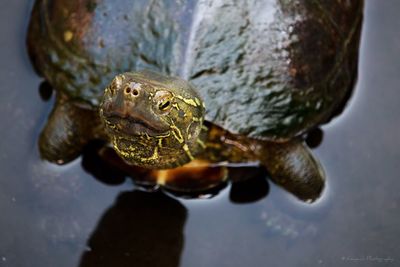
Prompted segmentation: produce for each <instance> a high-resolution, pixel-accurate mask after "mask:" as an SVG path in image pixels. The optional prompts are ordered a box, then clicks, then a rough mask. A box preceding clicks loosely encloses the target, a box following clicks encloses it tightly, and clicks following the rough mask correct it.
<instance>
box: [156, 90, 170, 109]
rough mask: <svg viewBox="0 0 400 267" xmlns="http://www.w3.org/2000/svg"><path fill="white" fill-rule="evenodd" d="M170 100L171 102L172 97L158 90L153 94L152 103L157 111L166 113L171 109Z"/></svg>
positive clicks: (166, 92) (168, 93)
mask: <svg viewBox="0 0 400 267" xmlns="http://www.w3.org/2000/svg"><path fill="white" fill-rule="evenodd" d="M172 100H173V95H172V94H171V93H170V92H168V91H164V90H160V91H158V92H157V93H156V94H155V96H154V100H153V101H154V104H155V107H156V108H157V109H158V110H159V111H161V112H166V111H168V110H170V109H171V107H172Z"/></svg>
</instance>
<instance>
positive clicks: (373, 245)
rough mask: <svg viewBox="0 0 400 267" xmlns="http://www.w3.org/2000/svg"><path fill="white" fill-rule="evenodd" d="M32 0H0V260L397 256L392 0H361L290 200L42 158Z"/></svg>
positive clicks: (397, 65) (394, 260)
mask: <svg viewBox="0 0 400 267" xmlns="http://www.w3.org/2000/svg"><path fill="white" fill-rule="evenodd" d="M31 4H32V3H31V1H28V0H27V1H22V0H18V1H5V0H2V1H1V2H0V14H1V15H0V22H1V23H0V29H1V37H0V47H1V50H0V69H1V71H0V94H1V98H0V122H1V124H0V137H1V138H0V266H12V267H19V266H43V267H46V266H59V267H64V266H86V267H87V266H117V267H118V266H179V265H180V266H316V265H318V266H400V240H399V236H400V208H399V205H400V194H399V191H400V141H399V137H400V104H399V103H400V92H399V90H398V88H399V85H400V19H399V10H400V2H399V1H396V0H384V1H376V0H369V1H366V7H365V21H364V28H363V34H362V43H361V53H360V70H359V71H360V74H359V82H358V84H357V87H356V89H355V93H354V95H353V97H352V98H351V100H350V103H349V105H348V107H347V108H346V110H345V112H344V113H342V115H341V116H340V117H338V118H336V119H335V120H334V121H333V122H331V123H330V124H329V125H325V126H323V131H324V139H323V142H322V144H321V145H320V146H319V147H318V148H317V149H315V150H314V153H315V155H316V156H317V157H318V158H319V159H320V160H321V162H322V164H323V165H324V166H325V169H326V171H327V174H328V176H329V179H328V185H327V190H326V191H325V193H324V195H323V198H322V199H321V200H319V201H317V202H316V203H315V204H312V205H308V204H303V203H300V202H299V201H297V200H296V199H294V198H293V197H292V196H290V195H289V194H287V193H286V192H284V191H283V190H282V189H280V188H278V187H276V186H275V185H273V184H270V188H269V194H268V196H267V197H266V198H263V199H261V200H259V201H257V202H253V203H248V204H235V203H234V202H232V201H231V200H230V198H229V188H227V189H224V190H223V191H222V192H221V193H220V194H219V195H218V196H216V197H215V198H213V199H211V200H184V199H173V198H169V197H166V196H163V195H159V194H147V193H142V192H139V191H135V190H134V186H133V185H132V184H131V183H130V182H129V181H127V182H126V183H123V184H122V185H118V186H110V185H106V184H104V183H101V182H99V181H97V180H95V179H94V178H93V177H92V176H91V175H89V174H87V173H86V172H85V171H83V169H82V167H81V162H80V160H77V161H75V162H73V163H72V164H69V165H67V166H64V167H56V166H54V165H51V164H48V163H46V162H42V161H41V160H40V159H39V157H38V149H37V143H36V141H37V136H38V133H39V131H40V129H41V128H42V127H43V124H44V123H45V121H46V117H47V115H48V113H49V111H50V110H51V107H52V104H53V102H52V101H49V102H44V101H43V100H42V99H41V97H40V95H39V93H38V87H39V84H40V81H41V79H40V78H38V77H37V76H36V74H35V73H34V72H33V69H32V67H31V65H30V62H29V60H28V57H27V54H26V51H25V43H24V40H25V34H26V27H27V23H28V19H29V13H30V8H31Z"/></svg>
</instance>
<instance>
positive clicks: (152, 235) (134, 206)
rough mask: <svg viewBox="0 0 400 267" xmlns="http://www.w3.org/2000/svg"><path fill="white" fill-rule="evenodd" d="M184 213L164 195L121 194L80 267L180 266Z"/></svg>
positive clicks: (98, 226) (84, 255)
mask: <svg viewBox="0 0 400 267" xmlns="http://www.w3.org/2000/svg"><path fill="white" fill-rule="evenodd" d="M186 217H187V211H186V209H185V208H184V207H183V205H181V204H180V203H179V202H178V201H177V200H174V199H172V198H170V197H168V196H166V195H165V194H163V193H146V192H141V191H132V192H124V193H122V194H120V195H119V197H118V199H117V201H116V203H115V204H114V205H113V206H112V207H111V208H110V209H109V210H108V211H106V213H105V214H104V215H103V217H102V218H101V220H100V222H99V224H98V225H97V227H96V229H95V231H94V233H93V234H92V236H91V237H90V239H89V242H88V249H87V250H86V251H85V252H84V253H83V255H82V258H81V262H80V265H79V266H80V267H101V266H113V267H119V266H139V267H140V266H146V267H147V266H168V267H173V266H179V261H180V255H181V251H182V248H183V243H184V236H183V227H184V224H185V221H186Z"/></svg>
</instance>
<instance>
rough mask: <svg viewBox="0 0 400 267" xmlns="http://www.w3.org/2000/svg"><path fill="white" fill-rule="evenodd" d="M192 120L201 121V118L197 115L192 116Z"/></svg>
mask: <svg viewBox="0 0 400 267" xmlns="http://www.w3.org/2000/svg"><path fill="white" fill-rule="evenodd" d="M192 121H195V122H199V121H201V119H199V118H197V117H192Z"/></svg>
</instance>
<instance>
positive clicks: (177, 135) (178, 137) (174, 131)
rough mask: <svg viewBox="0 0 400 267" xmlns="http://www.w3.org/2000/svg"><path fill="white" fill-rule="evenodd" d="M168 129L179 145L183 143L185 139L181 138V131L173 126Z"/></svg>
mask: <svg viewBox="0 0 400 267" xmlns="http://www.w3.org/2000/svg"><path fill="white" fill-rule="evenodd" d="M170 128H171V129H172V134H173V136H174V137H175V139H176V140H178V142H179V143H183V141H185V139H184V138H183V136H182V133H181V130H179V129H178V127H176V126H175V125H171V126H170Z"/></svg>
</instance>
